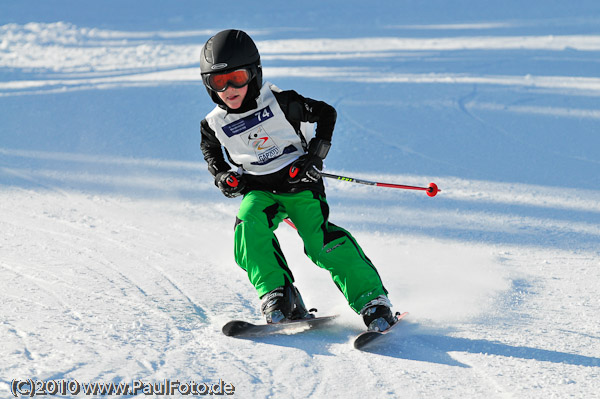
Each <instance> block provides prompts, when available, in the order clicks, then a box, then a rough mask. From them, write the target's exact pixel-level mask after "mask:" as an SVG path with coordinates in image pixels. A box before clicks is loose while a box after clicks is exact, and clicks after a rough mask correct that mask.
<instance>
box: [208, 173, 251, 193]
mask: <svg viewBox="0 0 600 399" xmlns="http://www.w3.org/2000/svg"><path fill="white" fill-rule="evenodd" d="M215 185H216V186H217V187H219V189H220V190H221V192H223V195H225V196H226V197H227V198H235V197H238V196H240V195H242V191H244V189H245V188H246V183H244V180H243V179H242V175H240V174H239V173H236V172H220V173H217V175H216V176H215Z"/></svg>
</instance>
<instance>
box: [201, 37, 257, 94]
mask: <svg viewBox="0 0 600 399" xmlns="http://www.w3.org/2000/svg"><path fill="white" fill-rule="evenodd" d="M240 68H248V69H249V70H250V72H251V74H252V79H251V80H250V82H249V83H248V94H247V95H246V98H247V99H248V98H250V99H254V98H256V97H257V96H258V94H259V92H260V88H261V87H262V68H261V65H260V54H259V53H258V49H257V48H256V44H254V41H253V40H252V38H250V36H248V34H247V33H246V32H243V31H241V30H236V29H227V30H224V31H221V32H219V33H217V34H216V35H214V36H213V37H211V38H210V39H208V41H207V42H206V44H204V46H202V50H201V51H200V73H201V74H202V82H203V83H204V86H205V87H206V91H207V92H208V95H209V96H210V97H211V98H212V100H213V101H214V102H215V103H217V104H221V105H223V102H222V101H221V99H220V98H219V96H218V95H217V93H216V92H214V91H213V90H211V89H210V87H209V85H208V83H207V79H208V75H210V74H211V73H223V72H229V71H234V70H236V69H240Z"/></svg>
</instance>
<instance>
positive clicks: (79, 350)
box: [0, 2, 600, 398]
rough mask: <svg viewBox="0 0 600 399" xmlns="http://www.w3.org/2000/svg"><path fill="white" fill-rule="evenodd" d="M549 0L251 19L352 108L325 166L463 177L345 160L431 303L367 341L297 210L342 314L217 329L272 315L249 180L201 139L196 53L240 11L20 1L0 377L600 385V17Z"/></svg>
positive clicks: (301, 261) (250, 389)
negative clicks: (513, 15)
mask: <svg viewBox="0 0 600 399" xmlns="http://www.w3.org/2000/svg"><path fill="white" fill-rule="evenodd" d="M467 3H468V2H467ZM540 3H541V2H533V4H531V5H519V9H517V10H516V11H519V15H521V12H523V13H524V14H523V16H522V17H520V18H519V19H510V18H507V19H506V20H505V21H501V20H496V21H489V18H487V19H486V18H484V17H482V16H481V15H479V17H477V16H474V17H472V18H474V19H473V20H472V21H471V20H465V19H464V18H465V17H461V18H456V19H454V18H451V16H452V11H450V10H447V8H446V11H447V12H448V13H449V15H450V17H448V18H447V16H446V15H442V14H439V15H438V17H439V18H437V20H436V21H433V20H427V18H425V20H423V18H417V17H415V19H410V18H408V19H403V20H394V21H393V22H394V23H391V22H389V21H388V22H389V23H387V24H386V23H379V24H375V25H369V24H362V23H361V24H359V23H358V20H357V19H356V18H357V17H356V15H354V14H353V15H348V14H344V13H341V14H339V15H337V14H336V15H335V16H332V17H331V18H332V21H331V22H332V27H330V28H325V27H324V28H323V30H320V31H315V30H312V29H310V28H308V29H305V27H304V25H302V27H299V25H298V22H297V16H296V15H295V14H294V15H292V11H289V10H287V9H286V10H285V11H281V10H279V9H278V7H277V5H276V4H272V6H273V7H274V8H276V9H278V11H277V12H278V13H280V14H278V15H281V13H283V16H284V18H286V20H287V21H289V23H288V24H287V26H286V28H276V27H271V28H269V27H265V26H263V24H262V23H261V22H259V19H258V18H259V16H254V17H253V18H256V21H255V22H253V20H252V18H250V19H249V22H247V23H246V24H245V25H244V26H245V27H246V28H245V29H246V30H247V31H248V32H249V33H250V34H251V35H253V36H254V37H255V38H256V40H257V44H258V46H259V48H260V50H261V53H262V58H263V65H264V75H265V77H266V78H267V79H268V80H271V81H273V82H274V83H276V84H277V85H279V86H280V87H282V88H284V89H287V88H295V89H297V90H298V91H299V92H300V93H301V94H305V95H307V96H309V97H315V98H323V99H325V100H326V101H329V102H331V103H332V104H334V105H335V107H336V108H337V109H338V123H337V127H336V133H335V135H334V146H333V147H332V152H331V154H330V156H329V157H328V159H327V161H326V167H327V170H328V171H330V172H333V173H339V174H342V175H349V176H355V177H360V178H364V179H367V180H377V181H384V182H390V183H400V184H408V185H416V186H422V185H426V184H427V183H428V182H429V181H435V182H436V183H437V184H438V185H439V186H440V188H441V189H442V191H441V192H440V193H439V194H438V196H436V197H435V198H429V197H427V196H425V195H424V193H423V192H412V191H398V190H391V189H381V188H372V187H365V186H361V185H356V184H351V183H345V182H338V181H327V185H328V201H329V203H330V205H331V220H332V221H333V222H334V223H336V224H340V225H341V226H344V227H346V228H348V229H349V230H350V231H352V232H353V234H354V235H355V236H356V238H357V239H358V241H359V242H360V243H361V245H362V246H363V248H364V249H365V252H366V253H367V254H368V255H369V257H370V258H371V260H372V261H373V262H374V263H375V264H376V265H377V267H378V270H379V272H380V274H381V276H382V278H383V280H384V283H385V285H386V287H387V288H388V290H389V292H390V299H391V301H392V303H393V304H394V305H395V310H402V311H409V312H410V316H409V317H408V318H407V319H406V321H403V324H404V325H403V326H399V328H398V329H396V330H395V331H394V333H393V334H390V335H389V336H386V337H385V338H383V339H382V340H381V342H380V343H379V344H378V345H376V346H374V347H372V348H370V349H368V350H367V351H365V352H359V351H356V350H354V349H353V348H352V340H353V338H354V337H355V336H356V335H357V334H358V333H359V332H360V331H362V330H364V326H363V325H362V322H361V320H360V318H359V317H358V316H357V315H355V314H354V313H353V312H352V311H351V310H350V309H349V308H348V307H347V305H346V303H345V301H344V299H343V297H342V296H341V295H340V294H339V292H338V291H337V289H336V288H335V286H334V284H333V283H332V282H331V280H330V278H329V276H328V275H327V273H326V272H324V271H322V270H319V269H318V268H317V267H316V266H314V265H313V264H311V263H310V261H309V260H308V259H307V258H306V257H305V256H304V254H303V250H302V245H301V241H300V239H299V237H298V236H297V234H296V233H295V232H294V231H293V230H292V229H290V228H288V227H287V226H285V225H282V226H281V228H280V229H279V230H278V231H277V234H278V237H279V240H280V242H281V246H282V249H283V251H284V252H285V254H286V258H287V259H288V261H289V262H290V264H291V265H292V270H293V272H294V275H295V277H296V283H297V285H298V287H299V288H300V290H301V292H302V293H303V296H304V299H305V301H306V302H307V304H308V305H309V306H310V307H312V306H315V307H317V308H319V310H320V313H321V314H330V313H332V314H333V313H339V314H340V318H339V319H338V320H337V321H336V322H335V323H334V324H333V325H331V326H329V327H327V328H323V329H318V330H314V331H306V332H303V333H300V334H295V335H282V336H271V337H264V338H256V339H232V338H229V337H225V336H223V335H222V334H221V332H220V329H221V326H222V325H223V324H224V323H225V322H226V321H228V320H230V319H239V318H243V319H249V320H255V321H257V320H261V315H260V310H259V300H258V299H257V298H256V296H255V294H254V292H253V290H252V288H251V286H250V284H249V283H248V281H247V277H246V276H245V275H244V273H243V272H242V271H241V270H239V268H238V267H237V266H235V264H234V261H233V254H232V240H233V221H234V215H235V213H236V211H237V206H238V204H239V200H226V199H224V198H222V196H221V195H220V193H219V192H218V190H217V189H216V188H215V187H214V185H213V183H212V180H211V178H210V176H209V174H208V173H207V171H206V167H205V165H204V163H203V161H202V159H201V154H200V153H199V152H200V151H199V148H198V140H199V138H198V133H197V130H198V122H199V120H200V118H201V116H202V115H204V113H205V112H206V111H208V110H209V109H210V108H211V105H210V103H209V100H208V98H207V96H206V95H205V92H204V88H203V87H202V86H201V81H200V77H199V74H198V69H197V65H196V64H197V56H198V52H199V49H200V47H201V45H202V43H203V42H204V41H205V40H206V39H207V38H208V37H210V35H212V34H214V33H215V32H216V31H218V30H219V29H214V26H213V25H210V26H209V25H204V26H198V27H197V28H196V29H190V28H189V25H186V24H183V23H182V22H181V21H182V20H184V19H185V18H183V17H181V18H180V17H174V18H170V19H168V21H170V22H169V23H174V24H175V25H177V24H179V23H181V24H182V26H181V27H174V26H171V28H169V29H167V28H165V29H159V30H152V29H145V28H144V27H143V26H144V22H142V23H141V27H140V25H136V27H135V28H134V27H133V25H132V28H131V29H123V28H122V29H119V28H110V27H106V26H111V24H110V23H108V24H107V25H104V24H103V25H102V26H100V25H98V24H96V25H94V24H93V23H91V24H90V25H78V24H75V23H72V22H70V21H69V20H64V21H53V22H40V21H34V20H31V21H27V22H24V23H23V22H19V23H16V22H11V23H6V24H4V25H0V120H1V122H0V231H2V234H1V235H0V281H1V282H2V285H1V287H2V290H1V292H0V300H1V303H2V318H1V321H0V336H2V340H0V341H1V342H0V357H1V358H2V360H3V362H2V366H0V396H2V397H9V396H11V395H10V393H9V389H10V384H11V381H12V380H13V379H15V378H22V379H25V378H33V379H67V380H71V379H77V380H78V381H80V382H92V381H102V382H117V383H118V382H121V381H124V382H131V381H134V380H143V381H145V382H154V381H161V380H164V379H172V380H175V379H178V380H180V381H196V382H207V383H216V382H218V381H219V380H220V379H222V380H224V381H226V382H229V383H232V384H233V385H234V386H235V387H236V390H235V395H234V396H237V397H243V398H246V397H253V398H279V397H285V398H305V397H314V398H337V397H344V398H358V397H364V396H365V393H368V394H369V395H371V394H372V395H373V396H377V397H403V398H431V397H436V398H455V397H490V398H552V397H557V398H559V397H560V398H563V397H575V398H594V397H600V396H599V394H598V392H600V382H599V381H600V345H599V344H600V333H599V332H598V325H599V320H600V318H599V316H598V315H599V314H600V300H599V299H598V295H597V294H596V292H597V289H598V288H597V286H598V281H600V272H599V270H600V267H599V266H600V252H599V249H598V248H600V245H599V244H600V191H599V190H598V188H597V186H598V184H599V183H600V180H598V176H600V168H599V167H598V164H599V163H600V158H599V157H598V154H599V153H598V151H597V148H598V145H599V144H600V138H599V136H598V129H597V127H598V120H599V119H600V110H599V109H598V97H599V96H600V77H599V76H598V73H597V70H598V54H599V52H600V34H599V33H600V32H598V30H597V28H596V26H597V22H598V21H599V20H600V17H599V16H598V14H593V13H591V14H586V13H585V12H584V11H581V14H577V13H575V14H569V15H567V16H563V15H561V14H560V13H559V11H556V13H557V14H556V15H552V14H551V12H550V11H547V8H544V10H546V11H545V12H550V14H549V16H548V17H547V18H546V19H543V18H541V17H539V18H540V19H537V17H527V15H530V14H531V13H530V12H529V11H528V8H527V7H531V9H533V8H535V7H540ZM583 3H585V4H587V2H583ZM465 4H466V3H465ZM591 4H592V3H591V2H590V5H589V7H592V6H591ZM154 6H155V8H156V5H155V4H154ZM314 6H315V7H317V11H319V10H320V11H323V10H324V9H325V7H327V6H325V5H323V6H321V5H319V6H317V5H314ZM463 6H464V7H466V6H465V5H463ZM471 6H472V7H473V8H472V10H471V11H472V12H473V13H474V15H476V14H477V12H479V11H477V9H476V7H475V4H472V5H471ZM21 7H22V6H21ZM63 7H64V5H63ZM206 7H209V8H210V7H212V6H209V5H206ZM215 7H216V6H215ZM320 7H322V8H320ZM354 7H359V6H358V5H354ZM393 7H397V9H398V11H400V8H402V7H401V6H398V5H396V4H394V6H393ZM414 7H417V6H416V5H414ZM513 7H514V5H513ZM520 7H524V9H520ZM581 7H582V8H581V10H584V9H585V7H584V6H583V5H581ZM150 8H152V7H150ZM592 8H593V7H592ZM344 9H345V7H344ZM574 9H575V10H577V7H574ZM18 10H19V7H17V6H11V7H10V10H9V9H8V8H7V12H9V11H10V12H13V13H16V14H15V15H20V14H19V12H17V11H18ZM209 11H210V12H215V10H212V8H211V9H210V10H209ZM320 11H319V12H320ZM405 11H406V10H405ZM154 12H156V13H158V14H157V15H161V17H162V14H161V13H159V12H158V11H156V10H155V11H154ZM231 12H232V13H233V14H232V16H235V15H237V14H236V13H237V11H235V10H231ZM323 12H324V11H323ZM453 12H454V13H458V11H453ZM407 13H408V14H407V15H410V11H407ZM403 14H404V12H403ZM357 15H360V13H358V14H357ZM382 15H383V14H382ZM482 15H488V14H487V11H486V13H485V14H482ZM545 15H546V14H545ZM573 15H574V16H573ZM150 16H151V14H148V15H147V16H146V17H145V18H150ZM455 16H456V15H455ZM307 17H308V15H307ZM65 18H66V17H65ZM106 18H107V21H110V17H109V16H107V17H106ZM182 18H183V19H182ZM382 18H383V16H382ZM478 18H479V19H478ZM528 18H530V19H528ZM434 19H435V18H434ZM115 21H116V20H115ZM148 21H150V19H149V20H148ZM361 22H362V21H361ZM138 23H140V22H138ZM148 23H149V22H148ZM348 24H350V25H351V24H356V27H357V32H356V33H354V32H353V33H352V34H348V33H347V31H346V30H343V29H342V28H341V27H343V26H346V25H348ZM116 25H118V23H117V22H115V24H114V25H113V26H116ZM183 25H186V26H183ZM284 25H285V24H282V25H280V26H284ZM177 26H179V25H177ZM270 26H275V25H270ZM359 26H361V27H362V28H361V29H360V30H359V29H358V27H359ZM367 27H370V28H367ZM344 32H346V33H344ZM396 172H398V173H396ZM340 376H343V377H340ZM74 397H75V396H74Z"/></svg>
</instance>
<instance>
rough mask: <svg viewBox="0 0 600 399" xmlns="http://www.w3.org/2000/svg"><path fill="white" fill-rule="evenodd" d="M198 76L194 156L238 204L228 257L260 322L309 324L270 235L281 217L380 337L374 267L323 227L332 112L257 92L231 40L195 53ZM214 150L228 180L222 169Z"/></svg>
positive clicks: (243, 47)
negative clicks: (200, 90)
mask: <svg viewBox="0 0 600 399" xmlns="http://www.w3.org/2000/svg"><path fill="white" fill-rule="evenodd" d="M200 69H201V74H202V81H203V82H204V85H205V86H206V90H207V92H208V94H209V96H210V98H211V99H212V101H213V102H214V103H215V104H216V107H215V108H214V109H213V110H212V112H210V113H209V114H208V115H207V116H206V118H205V119H204V120H202V122H201V138H202V141H201V149H202V153H203V155H204V159H205V160H206V162H207V163H208V170H209V171H210V173H211V174H212V175H213V176H214V177H215V185H216V186H217V187H218V188H219V189H221V191H222V192H223V194H224V195H225V196H226V197H230V198H233V197H237V196H240V195H243V199H242V202H241V205H240V209H239V212H238V215H237V218H236V223H235V238H234V239H235V250H234V251H235V254H234V255H235V260H236V263H237V264H238V265H239V266H240V267H241V268H242V269H244V270H245V271H246V272H247V274H248V277H249V279H250V282H251V283H252V285H253V286H254V287H255V288H256V291H257V292H258V295H259V297H260V298H261V299H262V307H261V310H262V313H263V314H264V315H265V317H266V320H267V322H268V323H279V322H281V321H285V320H292V319H300V318H307V317H314V316H313V315H311V314H310V313H309V312H308V311H307V310H306V307H305V306H304V303H303V301H302V297H301V296H300V293H299V292H298V290H297V288H296V287H295V286H294V285H293V283H294V277H293V275H292V271H291V270H290V268H289V267H288V264H287V261H286V259H285V257H284V254H283V252H282V251H281V248H280V246H279V242H278V240H277V237H276V236H275V234H274V231H275V229H277V226H278V225H279V223H280V222H282V221H283V219H284V218H286V217H288V218H289V219H290V220H291V221H292V222H293V223H294V225H295V226H296V229H297V230H298V234H299V235H300V237H301V238H302V240H303V242H304V250H305V253H306V255H307V256H308V257H309V258H310V259H311V260H312V261H313V262H314V263H315V264H317V265H318V266H320V267H322V268H323V269H326V270H327V271H329V272H330V273H331V277H332V278H333V281H334V282H335V284H336V285H337V287H338V288H339V289H340V291H341V292H342V293H343V294H344V296H345V297H346V300H347V301H348V304H349V305H350V307H351V308H352V309H353V310H354V311H356V312H357V313H359V314H361V315H362V317H363V320H364V322H365V324H366V325H367V326H368V329H369V330H376V331H383V330H386V329H388V328H389V327H390V325H392V324H393V323H394V322H395V318H394V316H393V315H392V311H391V309H390V308H391V303H390V301H389V300H388V298H387V291H386V289H385V288H384V287H383V284H382V282H381V279H380V277H379V274H378V273H377V270H376V269H375V266H373V264H372V263H371V261H370V260H369V258H367V256H366V255H365V254H364V252H363V251H362V249H361V247H360V246H359V245H358V243H357V242H356V240H355V239H354V238H353V237H352V235H350V233H349V232H347V231H346V230H344V229H342V228H341V227H338V226H336V225H334V224H333V223H331V222H329V220H328V217H329V207H328V205H327V201H326V199H325V188H324V185H323V180H322V177H321V174H320V173H321V169H322V167H323V159H324V158H325V157H326V156H327V152H328V151H329V148H330V146H331V137H332V133H333V128H334V125H335V121H336V111H335V109H334V108H333V107H331V106H330V105H329V104H326V103H325V102H323V101H317V100H313V99H310V98H305V97H302V96H301V95H299V94H298V93H296V92H295V91H292V90H289V91H282V90H280V89H279V88H278V87H276V86H275V85H273V84H271V83H269V82H264V83H263V80H262V68H261V63H260V55H259V52H258V49H257V48H256V45H255V44H254V42H253V40H252V39H251V38H250V37H249V36H248V35H247V34H246V33H245V32H242V31H240V30H224V31H222V32H219V33H218V34H216V35H215V36H213V37H211V38H210V39H209V40H208V41H207V42H206V44H205V45H204V46H203V48H202V50H201V56H200ZM305 122H309V123H316V131H315V135H314V138H312V139H310V140H309V141H308V140H307V138H306V137H307V136H306V135H305V134H304V133H303V131H302V129H303V125H305ZM223 149H225V152H226V154H227V159H228V160H229V162H230V163H231V164H233V165H235V166H236V167H237V171H233V170H232V167H231V165H230V163H228V162H227V161H225V157H224V155H223Z"/></svg>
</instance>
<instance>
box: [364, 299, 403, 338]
mask: <svg viewBox="0 0 600 399" xmlns="http://www.w3.org/2000/svg"><path fill="white" fill-rule="evenodd" d="M391 307H392V303H391V302H390V300H389V299H388V298H387V297H386V296H384V295H380V296H378V297H377V298H375V299H373V300H372V301H370V302H369V303H367V304H366V305H365V306H364V307H363V308H362V310H361V311H360V314H361V316H362V317H363V321H364V322H365V324H366V325H367V330H368V331H385V330H387V329H388V328H390V327H391V326H392V325H393V324H394V323H396V318H395V317H394V315H393V313H392V310H391V309H390V308H391Z"/></svg>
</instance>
